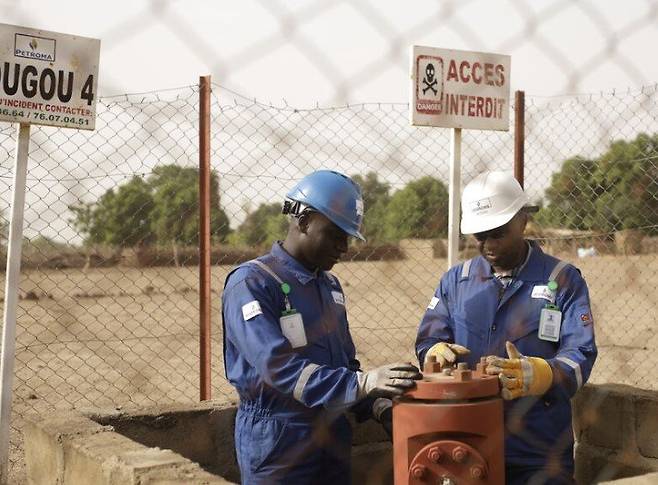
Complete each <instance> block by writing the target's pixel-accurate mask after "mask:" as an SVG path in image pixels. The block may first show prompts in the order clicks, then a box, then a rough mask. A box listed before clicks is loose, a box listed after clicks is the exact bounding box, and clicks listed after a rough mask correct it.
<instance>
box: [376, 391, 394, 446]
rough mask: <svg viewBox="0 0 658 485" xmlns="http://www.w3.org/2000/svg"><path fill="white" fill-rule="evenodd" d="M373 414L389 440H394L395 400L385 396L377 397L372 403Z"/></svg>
mask: <svg viewBox="0 0 658 485" xmlns="http://www.w3.org/2000/svg"><path fill="white" fill-rule="evenodd" d="M372 416H373V418H375V420H376V421H377V422H378V423H379V424H381V425H382V427H383V428H384V431H386V434H387V435H388V439H389V440H391V441H392V440H393V401H391V400H390V399H386V398H384V397H379V398H377V399H375V402H373V404H372Z"/></svg>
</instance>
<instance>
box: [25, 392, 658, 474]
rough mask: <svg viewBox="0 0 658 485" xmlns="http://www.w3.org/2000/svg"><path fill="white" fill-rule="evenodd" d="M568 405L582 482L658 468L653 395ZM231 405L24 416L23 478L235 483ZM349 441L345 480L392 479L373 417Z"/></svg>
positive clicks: (586, 396) (584, 399)
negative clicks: (348, 472) (350, 468)
mask: <svg viewBox="0 0 658 485" xmlns="http://www.w3.org/2000/svg"><path fill="white" fill-rule="evenodd" d="M574 411H575V412H574V429H575V434H576V438H577V446H576V477H577V479H578V482H579V483H580V484H581V485H584V484H590V483H598V482H601V481H604V480H611V479H615V478H621V477H630V476H635V475H642V474H645V473H648V472H651V471H658V392H649V391H641V390H638V389H635V388H632V387H629V386H621V385H596V386H595V385H587V386H585V388H584V389H583V390H581V392H580V393H579V394H578V396H577V397H576V399H575V400H574ZM235 412H236V409H235V405H234V404H232V403H216V402H204V403H199V404H196V405H186V406H163V407H153V408H148V409H137V410H134V411H129V410H126V411H116V410H109V411H107V412H103V411H97V410H96V411H88V412H85V413H84V414H83V413H82V412H76V411H68V412H62V413H59V414H57V415H49V416H32V417H30V418H28V423H27V425H26V426H25V429H24V433H25V453H26V464H27V476H28V482H29V483H31V484H34V485H46V484H58V485H66V484H75V485H79V484H81V485H84V484H87V483H89V484H94V485H96V484H99V485H115V484H116V485H118V484H140V485H147V484H165V483H167V484H169V485H173V484H176V483H181V484H182V483H198V484H216V483H217V484H219V483H233V482H238V481H239V471H238V468H237V464H236V459H235V451H234V444H233V428H234V424H233V423H234V417H235ZM353 444H354V447H353V453H352V456H353V483H355V484H360V485H361V484H363V485H387V484H391V483H392V462H391V446H390V443H389V442H388V441H387V437H386V435H385V434H384V432H383V430H382V429H381V427H380V426H379V425H378V424H377V423H374V422H372V421H369V422H367V423H363V424H358V425H357V424H355V425H354V440H353ZM655 478H656V475H647V476H645V477H642V478H635V479H632V481H629V482H627V481H621V482H619V483H620V484H624V485H626V483H628V484H631V483H635V484H638V485H640V484H644V483H658V481H651V480H653V479H655ZM647 480H649V481H647Z"/></svg>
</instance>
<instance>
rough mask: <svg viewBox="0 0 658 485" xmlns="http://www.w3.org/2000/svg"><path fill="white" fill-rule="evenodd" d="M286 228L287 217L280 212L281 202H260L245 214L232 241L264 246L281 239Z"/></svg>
mask: <svg viewBox="0 0 658 485" xmlns="http://www.w3.org/2000/svg"><path fill="white" fill-rule="evenodd" d="M287 229H288V218H287V217H286V216H285V215H283V214H282V213H281V204H279V203H277V202H274V203H271V204H260V205H259V206H258V207H257V208H256V210H255V211H253V212H250V213H249V214H247V217H246V218H245V220H244V222H243V223H242V224H240V227H239V228H238V230H237V231H236V234H235V236H234V237H233V242H234V243H236V244H242V245H247V246H253V247H266V246H268V245H270V244H272V243H273V242H274V241H276V240H278V239H283V238H284V237H285V235H286V231H287Z"/></svg>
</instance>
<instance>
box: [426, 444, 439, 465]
mask: <svg viewBox="0 0 658 485" xmlns="http://www.w3.org/2000/svg"><path fill="white" fill-rule="evenodd" d="M427 457H428V458H429V459H430V460H431V461H433V462H434V463H438V462H439V460H440V459H441V450H440V449H439V447H438V446H433V447H432V448H430V449H429V451H428V452H427Z"/></svg>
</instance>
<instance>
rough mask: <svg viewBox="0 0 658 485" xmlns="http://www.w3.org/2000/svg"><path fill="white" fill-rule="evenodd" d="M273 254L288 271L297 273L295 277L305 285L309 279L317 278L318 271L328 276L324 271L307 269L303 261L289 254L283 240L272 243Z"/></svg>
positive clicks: (323, 275)
mask: <svg viewBox="0 0 658 485" xmlns="http://www.w3.org/2000/svg"><path fill="white" fill-rule="evenodd" d="M271 254H272V256H274V257H275V258H276V259H278V260H279V261H280V262H281V263H282V264H283V265H284V266H285V267H286V269H287V270H288V271H290V272H291V273H292V274H293V275H295V278H297V280H298V281H299V282H300V283H301V284H302V285H305V284H306V283H308V282H309V281H311V280H313V279H315V278H317V277H318V273H320V274H321V276H322V277H324V278H327V276H326V274H325V272H324V271H309V270H308V269H306V268H305V267H304V265H303V264H302V263H300V262H299V261H297V260H296V259H295V258H293V257H292V256H291V255H290V254H288V252H287V251H286V250H285V249H283V246H282V242H281V241H276V242H275V243H274V244H272V251H271Z"/></svg>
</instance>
